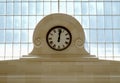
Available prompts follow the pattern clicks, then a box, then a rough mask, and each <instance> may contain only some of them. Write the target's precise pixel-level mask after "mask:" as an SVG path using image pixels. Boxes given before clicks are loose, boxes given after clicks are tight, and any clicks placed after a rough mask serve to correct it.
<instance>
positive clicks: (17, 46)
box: [13, 44, 20, 59]
mask: <svg viewBox="0 0 120 83" xmlns="http://www.w3.org/2000/svg"><path fill="white" fill-rule="evenodd" d="M19 58H20V44H14V45H13V59H19Z"/></svg>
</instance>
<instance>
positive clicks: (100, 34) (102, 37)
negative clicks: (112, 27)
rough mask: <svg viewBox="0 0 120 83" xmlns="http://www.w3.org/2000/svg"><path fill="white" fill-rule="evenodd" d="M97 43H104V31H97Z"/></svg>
mask: <svg viewBox="0 0 120 83" xmlns="http://www.w3.org/2000/svg"><path fill="white" fill-rule="evenodd" d="M97 33H98V42H105V31H104V30H98V32H97Z"/></svg>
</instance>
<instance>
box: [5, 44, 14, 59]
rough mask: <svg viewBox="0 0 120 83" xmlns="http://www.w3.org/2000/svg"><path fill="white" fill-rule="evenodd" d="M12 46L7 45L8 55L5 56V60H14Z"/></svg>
mask: <svg viewBox="0 0 120 83" xmlns="http://www.w3.org/2000/svg"><path fill="white" fill-rule="evenodd" d="M12 50H13V49H12V44H6V55H5V60H10V59H12V54H13V53H12V52H13V51H12Z"/></svg>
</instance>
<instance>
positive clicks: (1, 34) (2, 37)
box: [0, 30, 5, 43]
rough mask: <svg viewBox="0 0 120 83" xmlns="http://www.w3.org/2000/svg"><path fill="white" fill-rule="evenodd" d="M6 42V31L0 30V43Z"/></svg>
mask: <svg viewBox="0 0 120 83" xmlns="http://www.w3.org/2000/svg"><path fill="white" fill-rule="evenodd" d="M4 42H5V30H0V43H4Z"/></svg>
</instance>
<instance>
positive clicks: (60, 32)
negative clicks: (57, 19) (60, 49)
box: [58, 29, 61, 42]
mask: <svg viewBox="0 0 120 83" xmlns="http://www.w3.org/2000/svg"><path fill="white" fill-rule="evenodd" d="M60 35H61V29H59V33H58V42H60Z"/></svg>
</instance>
